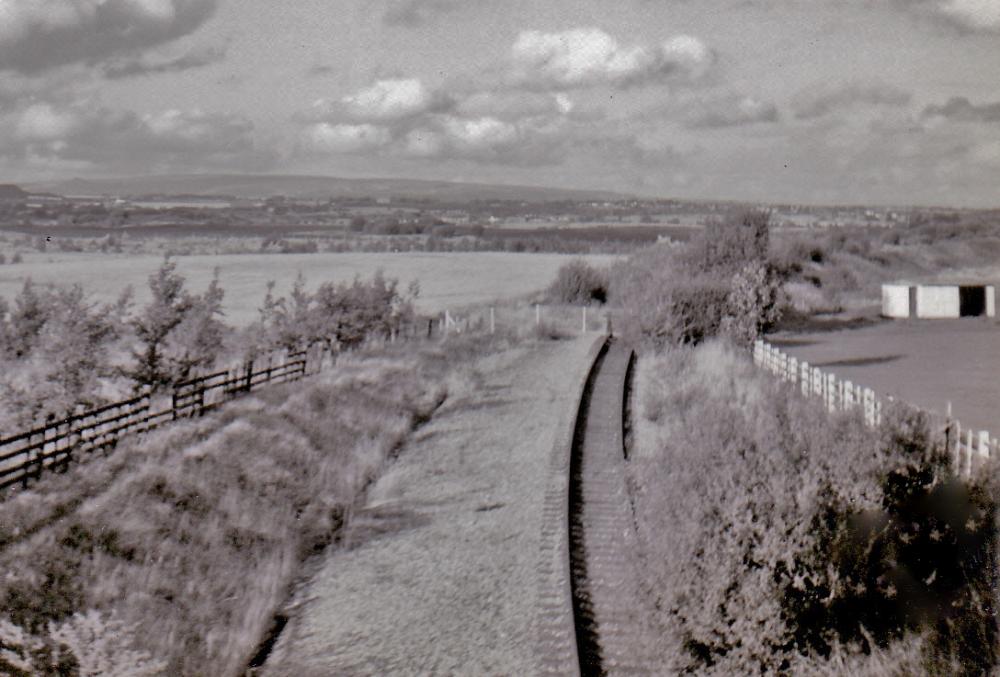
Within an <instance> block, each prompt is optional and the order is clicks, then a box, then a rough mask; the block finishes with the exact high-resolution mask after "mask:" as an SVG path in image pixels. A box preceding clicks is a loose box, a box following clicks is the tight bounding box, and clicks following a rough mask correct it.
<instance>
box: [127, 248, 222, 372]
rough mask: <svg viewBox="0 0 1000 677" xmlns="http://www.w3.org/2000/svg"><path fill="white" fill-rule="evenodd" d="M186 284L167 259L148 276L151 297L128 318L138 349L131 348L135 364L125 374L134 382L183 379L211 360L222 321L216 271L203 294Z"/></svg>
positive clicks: (219, 338)
mask: <svg viewBox="0 0 1000 677" xmlns="http://www.w3.org/2000/svg"><path fill="white" fill-rule="evenodd" d="M184 284H185V280H184V277H183V276H182V275H180V274H179V273H178V272H177V264H176V263H175V262H174V261H171V260H170V259H169V258H167V259H165V260H164V262H163V264H162V265H161V266H160V268H159V270H158V271H157V272H156V273H154V274H153V275H150V277H149V289H150V291H151V292H152V297H153V298H152V299H151V300H150V302H149V304H147V305H146V307H145V308H143V310H142V313H141V314H140V315H139V316H138V317H136V318H134V319H133V320H132V327H133V329H134V330H135V334H136V337H137V338H138V340H139V348H138V350H133V351H132V356H133V358H134V359H135V365H134V366H133V367H132V368H130V369H129V370H128V374H129V376H130V377H131V378H132V379H133V381H135V383H136V385H137V386H143V385H149V386H153V387H158V386H164V385H170V384H173V383H177V382H179V381H183V380H184V379H186V378H187V377H188V376H190V374H191V373H192V371H193V370H194V369H196V368H200V367H207V366H209V365H211V364H212V363H213V362H214V361H215V357H216V355H217V354H218V352H219V350H220V349H221V342H222V335H223V326H222V324H221V322H219V320H218V319H217V316H220V315H222V298H223V294H224V292H223V290H222V288H221V287H220V286H219V278H218V271H216V274H215V277H214V278H213V280H212V282H211V283H210V284H209V286H208V289H207V290H206V291H205V293H204V294H202V295H201V296H195V295H192V294H190V293H189V292H188V291H187V290H185V289H184Z"/></svg>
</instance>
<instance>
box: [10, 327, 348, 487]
mask: <svg viewBox="0 0 1000 677" xmlns="http://www.w3.org/2000/svg"><path fill="white" fill-rule="evenodd" d="M327 355H328V351H327V350H326V348H325V347H324V346H319V345H317V346H315V347H313V348H311V349H309V350H307V351H301V352H293V353H277V354H274V355H270V356H268V357H267V358H266V359H264V360H260V359H259V360H256V361H249V362H246V363H244V364H242V365H239V366H237V367H234V368H232V369H229V370H226V371H218V372H215V373H212V374H206V375H204V376H198V377H196V378H193V379H190V380H188V381H184V382H183V383H178V384H177V385H175V386H174V387H173V391H172V393H171V394H170V397H168V398H161V399H160V400H159V402H158V403H162V405H161V406H159V407H157V406H155V404H154V398H153V397H152V395H151V394H150V393H149V392H148V391H146V392H143V393H142V394H141V395H138V396H137V397H133V398H130V399H127V400H122V401H121V402H115V403H113V404H108V405H105V406H102V407H99V408H97V409H91V410H89V411H83V412H80V413H77V414H73V415H71V416H67V417H66V418H63V419H60V420H56V421H50V422H48V423H46V424H45V425H42V426H39V427H36V428H33V429H32V430H28V431H25V432H21V433H17V434H15V435H12V436H10V437H5V438H0V489H5V488H7V487H10V486H13V485H16V484H20V485H21V486H24V487H27V486H28V483H29V481H31V480H37V479H38V478H39V477H40V476H41V474H42V472H43V471H46V470H58V469H65V468H66V467H68V465H69V463H70V461H72V460H73V458H74V456H77V455H79V454H82V453H87V452H93V451H97V450H102V449H110V448H112V447H114V446H115V445H116V444H117V443H118V441H119V440H120V439H122V438H123V437H125V436H127V435H131V434H135V433H140V432H144V431H147V430H150V429H152V428H155V427H157V426H159V425H162V424H163V423H165V422H168V421H176V420H177V419H180V418H190V417H192V416H200V415H201V414H203V413H205V412H206V411H209V410H211V409H213V408H215V407H218V406H219V405H220V404H222V403H223V402H227V401H229V400H232V399H234V398H236V397H238V396H240V395H242V394H244V393H248V392H251V391H252V390H256V389H258V388H260V387H262V386H264V385H267V384H271V383H283V382H287V381H295V380H298V379H300V378H302V377H303V376H306V375H307V374H314V373H317V372H319V371H320V370H321V369H322V368H323V365H324V364H325V363H326V357H327Z"/></svg>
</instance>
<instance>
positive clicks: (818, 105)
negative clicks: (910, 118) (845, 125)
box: [792, 83, 912, 120]
mask: <svg viewBox="0 0 1000 677" xmlns="http://www.w3.org/2000/svg"><path fill="white" fill-rule="evenodd" d="M911 98H912V96H911V94H910V93H909V92H907V91H904V90H901V89H899V88H898V87H894V86H892V85H886V84H882V83H868V84H862V83H851V84H846V85H843V86H840V87H836V88H832V89H831V88H824V89H820V90H816V89H813V90H812V91H804V92H800V93H799V94H798V95H797V96H796V97H795V101H794V102H793V105H792V107H793V109H794V110H795V117H796V118H798V119H800V120H809V119H812V118H821V117H824V116H827V115H830V114H831V113H835V112H838V111H841V110H844V109H849V108H855V107H857V106H887V107H902V106H906V105H907V104H909V103H910V99H911Z"/></svg>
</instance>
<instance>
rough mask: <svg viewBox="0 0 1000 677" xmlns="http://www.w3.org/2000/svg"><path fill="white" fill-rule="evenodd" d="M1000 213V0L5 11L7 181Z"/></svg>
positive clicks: (39, 6) (204, 3)
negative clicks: (241, 181) (170, 178)
mask: <svg viewBox="0 0 1000 677" xmlns="http://www.w3.org/2000/svg"><path fill="white" fill-rule="evenodd" d="M188 172H255V173H257V172H260V173H308V174H325V175H333V176H347V177H363V176H378V177H410V178H437V179H448V180H460V181H487V182H501V183H517V184H538V185H551V186H561V187H583V188H602V189H612V190H621V191H627V192H633V193H640V194H646V195H657V196H664V197H694V198H723V199H739V200H751V201H788V202H811V203H880V204H909V203H915V204H946V205H956V206H1000V0H616V1H615V2H610V1H607V0H548V1H547V2H537V0H530V1H528V0H523V1H522V0H492V1H490V2H487V0H296V1H295V2H280V3H279V2H275V1H274V0H0V182H3V181H28V180H35V179H49V178H55V177H72V176H84V177H85V176H94V177H96V176H120V175H133V174H136V173H144V174H145V173H148V174H157V173H188Z"/></svg>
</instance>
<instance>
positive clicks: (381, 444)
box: [0, 339, 488, 675]
mask: <svg viewBox="0 0 1000 677" xmlns="http://www.w3.org/2000/svg"><path fill="white" fill-rule="evenodd" d="M484 349H488V348H486V347H484V344H483V342H482V340H471V339H469V340H464V341H452V342H450V343H449V345H448V346H447V348H446V347H443V346H433V347H430V346H429V347H426V348H424V349H421V350H419V351H415V350H413V348H412V347H410V348H405V349H397V350H383V351H376V352H375V353H369V354H360V355H347V356H343V357H341V359H340V362H339V363H338V364H337V366H336V368H335V369H334V370H331V371H329V372H324V373H323V374H321V375H319V376H317V377H314V378H312V379H311V380H309V381H306V382H300V383H299V384H291V385H286V386H277V387H273V388H271V389H267V390H264V391H261V392H260V393H259V394H254V395H253V396H249V397H247V398H244V399H242V400H238V401H236V402H234V403H232V404H230V405H227V406H226V407H225V408H224V409H222V410H221V411H220V412H218V413H216V414H213V415H210V416H207V417H205V418H203V419H198V420H191V421H188V422H183V423H178V424H176V425H173V426H171V427H169V428H167V429H164V430H163V431H160V432H157V433H152V434H150V435H148V436H147V437H145V438H144V439H141V440H133V441H128V442H125V443H122V444H121V445H120V446H119V447H118V448H117V449H116V450H115V451H114V452H113V453H112V454H111V455H110V456H108V457H107V458H95V459H93V460H91V461H89V462H87V463H84V464H82V465H80V466H74V467H73V469H72V470H71V471H70V472H69V473H68V474H66V475H54V476H50V477H48V478H47V479H44V480H43V481H41V482H40V483H38V484H37V485H36V486H35V487H33V488H32V489H31V490H28V491H23V492H21V493H19V494H17V495H16V496H14V497H12V498H10V499H8V500H7V501H5V502H4V503H2V504H0V525H2V531H0V561H2V562H3V568H4V570H5V571H6V572H8V573H7V575H6V577H5V578H4V579H3V581H2V582H0V599H2V603H0V604H2V608H3V609H4V612H5V616H6V618H5V619H4V620H3V622H0V645H2V649H0V672H3V673H4V674H11V675H39V674H41V675H44V674H53V675H54V674H95V675H96V674H130V675H132V674H161V673H162V674H189V675H235V674H240V671H241V670H242V669H243V668H245V666H246V665H247V663H248V661H249V660H250V659H251V657H252V656H253V654H254V652H255V649H256V646H257V643H258V642H260V640H261V639H262V637H263V635H264V634H265V633H266V631H267V630H268V628H269V626H270V625H271V622H272V618H273V615H274V614H275V612H276V611H277V610H278V609H279V607H280V606H281V605H282V603H283V602H284V601H285V600H286V598H287V596H288V594H289V592H290V587H291V585H292V584H293V582H294V580H295V578H296V576H297V574H298V573H299V572H300V570H301V569H300V567H301V564H302V563H303V562H304V561H305V560H306V559H307V558H308V557H310V555H312V554H314V553H317V552H319V551H320V550H321V549H322V548H324V547H325V546H326V545H328V544H329V543H331V542H332V541H334V540H335V539H336V538H337V536H338V533H339V529H340V527H341V525H342V524H343V523H344V522H345V521H349V520H350V516H351V512H352V509H353V507H354V506H355V505H356V504H357V501H358V500H359V497H360V496H361V494H362V492H363V491H364V490H365V487H366V486H367V485H368V484H369V483H370V482H371V481H372V480H373V479H374V478H375V477H376V476H377V475H378V474H379V473H380V471H381V470H382V469H383V468H384V467H385V465H386V463H387V461H388V459H390V458H391V457H392V456H393V454H395V453H396V452H397V450H398V449H399V448H400V446H401V444H402V443H403V441H404V439H405V438H406V437H407V435H408V433H409V432H410V431H411V430H412V429H413V428H414V426H416V425H418V424H420V423H421V422H422V421H425V420H427V419H428V417H430V416H431V415H432V413H433V412H434V410H435V409H436V407H437V406H439V405H440V403H441V402H442V401H443V400H444V398H445V397H446V393H447V389H448V381H449V379H450V378H453V377H452V376H450V374H454V373H455V371H454V369H455V367H456V365H458V364H461V363H462V362H463V361H464V360H465V359H466V358H467V356H470V355H474V354H480V353H481V352H482V351H483V350H484ZM76 671H79V672H76Z"/></svg>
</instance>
